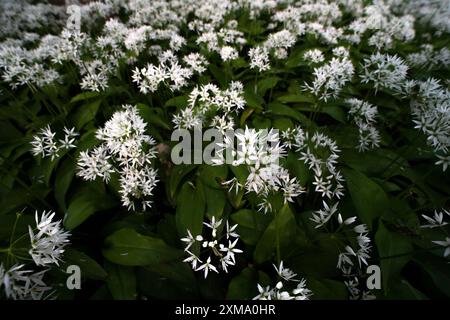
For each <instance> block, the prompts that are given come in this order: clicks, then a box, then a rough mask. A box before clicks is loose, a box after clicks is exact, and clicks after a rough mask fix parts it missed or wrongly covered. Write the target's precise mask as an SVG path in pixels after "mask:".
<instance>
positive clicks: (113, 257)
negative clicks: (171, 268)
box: [103, 228, 183, 266]
mask: <svg viewBox="0 0 450 320" xmlns="http://www.w3.org/2000/svg"><path fill="white" fill-rule="evenodd" d="M103 256H104V257H105V258H106V259H108V260H109V261H111V262H113V263H115V264H120V265H125V266H147V265H156V264H163V263H169V262H172V261H177V260H178V259H181V257H182V256H183V252H182V251H180V250H177V249H175V248H172V247H170V246H168V245H167V244H166V243H165V242H164V241H162V240H161V239H159V238H154V237H149V236H143V235H141V234H139V233H137V232H136V231H135V230H134V229H130V228H124V229H120V230H118V231H116V232H114V233H113V234H111V235H109V236H108V237H107V238H106V239H105V247H104V249H103Z"/></svg>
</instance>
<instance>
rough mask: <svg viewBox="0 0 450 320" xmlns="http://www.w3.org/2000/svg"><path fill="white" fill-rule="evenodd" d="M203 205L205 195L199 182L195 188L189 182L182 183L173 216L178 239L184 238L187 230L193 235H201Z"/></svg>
mask: <svg viewBox="0 0 450 320" xmlns="http://www.w3.org/2000/svg"><path fill="white" fill-rule="evenodd" d="M205 204H206V202H205V195H204V190H203V185H202V184H201V182H199V181H197V184H196V187H195V188H194V187H193V186H192V185H191V184H190V183H189V182H186V183H184V185H183V186H182V187H181V191H180V194H179V195H178V197H177V211H176V214H175V221H176V224H177V230H178V235H179V236H180V237H184V236H186V233H187V230H190V231H191V233H192V234H195V235H197V234H201V233H202V227H203V217H204V214H205Z"/></svg>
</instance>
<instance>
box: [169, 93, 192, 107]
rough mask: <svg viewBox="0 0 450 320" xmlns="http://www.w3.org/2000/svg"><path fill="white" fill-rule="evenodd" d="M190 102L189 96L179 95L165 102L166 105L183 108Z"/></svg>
mask: <svg viewBox="0 0 450 320" xmlns="http://www.w3.org/2000/svg"><path fill="white" fill-rule="evenodd" d="M187 104H188V97H187V96H178V97H173V98H171V99H169V100H167V101H166V103H165V104H164V106H165V107H177V108H182V107H185V106H187Z"/></svg>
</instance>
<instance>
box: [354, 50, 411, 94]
mask: <svg viewBox="0 0 450 320" xmlns="http://www.w3.org/2000/svg"><path fill="white" fill-rule="evenodd" d="M407 72H408V66H407V65H406V64H405V62H404V61H403V60H402V59H401V58H399V57H397V56H396V55H393V56H391V55H388V54H381V53H380V52H377V53H376V54H372V55H371V56H370V57H369V58H366V59H364V64H363V72H362V74H360V77H361V82H362V83H371V84H372V85H373V87H374V89H375V92H377V91H378V90H379V89H380V88H387V89H391V90H393V91H394V92H401V89H402V85H403V84H404V82H405V81H406V76H407Z"/></svg>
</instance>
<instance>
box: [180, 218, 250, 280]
mask: <svg viewBox="0 0 450 320" xmlns="http://www.w3.org/2000/svg"><path fill="white" fill-rule="evenodd" d="M222 223H223V219H219V220H217V219H216V218H215V217H214V216H213V217H212V218H211V220H210V221H209V222H203V225H204V226H205V227H206V229H207V230H208V232H206V231H204V232H203V233H202V234H197V235H193V234H192V233H191V231H190V230H187V236H186V238H182V239H181V241H183V242H185V243H186V247H185V248H184V252H185V253H186V254H187V255H188V257H187V258H186V259H184V262H188V263H190V264H191V266H192V269H193V270H195V271H203V274H204V276H205V278H206V277H207V276H208V273H209V272H210V271H213V272H216V273H219V270H223V271H224V272H226V273H227V272H228V268H229V267H230V266H234V265H235V263H236V257H235V255H236V254H237V253H242V252H243V251H242V250H241V249H238V248H237V244H238V241H239V234H238V233H237V232H236V228H237V224H235V225H230V224H229V223H228V221H226V225H225V229H223V226H222Z"/></svg>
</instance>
